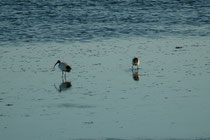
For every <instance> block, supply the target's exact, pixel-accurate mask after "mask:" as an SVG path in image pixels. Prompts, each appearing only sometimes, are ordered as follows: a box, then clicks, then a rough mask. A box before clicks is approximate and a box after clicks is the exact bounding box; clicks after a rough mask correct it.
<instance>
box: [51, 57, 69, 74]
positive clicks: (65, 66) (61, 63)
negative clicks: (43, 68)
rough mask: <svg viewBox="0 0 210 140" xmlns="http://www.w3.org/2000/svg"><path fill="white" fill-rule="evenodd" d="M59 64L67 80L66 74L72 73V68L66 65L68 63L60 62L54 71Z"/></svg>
mask: <svg viewBox="0 0 210 140" xmlns="http://www.w3.org/2000/svg"><path fill="white" fill-rule="evenodd" d="M57 64H58V67H59V68H60V70H61V71H62V78H63V73H64V72H65V78H66V72H70V71H71V67H70V66H69V65H68V64H67V63H66V62H61V61H60V60H58V61H57V62H56V63H55V65H54V67H53V69H55V66H56V65H57Z"/></svg>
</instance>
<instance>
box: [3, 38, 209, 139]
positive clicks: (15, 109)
mask: <svg viewBox="0 0 210 140" xmlns="http://www.w3.org/2000/svg"><path fill="white" fill-rule="evenodd" d="M208 44H210V41H209V38H205V37H203V38H199V39H198V38H192V39H187V38H186V39H180V38H172V37H171V38H162V39H148V38H143V37H139V38H127V39H123V40H121V39H113V40H104V41H99V42H84V43H72V44H63V43H62V44H59V43H57V44H55V43H46V44H43V43H40V44H39V43H37V44H34V46H30V45H26V46H22V47H18V48H17V47H10V48H8V47H2V48H0V52H1V53H0V58H1V59H0V63H1V68H0V77H1V79H0V85H1V92H0V110H1V113H0V135H1V137H2V138H4V139H83V138H90V139H108V138H116V139H117V138H119V139H120V138H121V139H135V138H136V139H137V138H140V139H145V138H151V139H157V138H159V139H162V138H163V139H168V138H176V139H179V138H181V139H183V138H187V139H197V138H198V139H200V138H208V137H209V134H210V133H209V130H210V123H209V117H210V111H209V106H210V103H209V97H210V95H209V91H210V87H209V81H210V76H209V73H210V57H209V51H210V47H209V45H208ZM176 46H180V47H181V48H179V49H176ZM96 48H97V49H96ZM132 56H139V57H140V60H141V62H140V69H139V71H138V74H139V75H140V76H139V81H136V80H135V79H134V78H133V73H132V70H131V60H132ZM57 59H60V60H65V61H66V62H68V63H69V64H70V66H71V67H72V72H71V73H68V74H67V78H66V81H67V82H70V83H71V86H68V87H66V88H65V85H66V84H63V85H61V84H62V83H65V81H62V78H61V72H60V70H59V69H58V67H56V70H55V71H53V69H52V68H53V65H54V63H55V62H56V61H57ZM137 77H138V76H137ZM67 84H68V85H69V83H67ZM60 85H61V88H60V87H59V86H60Z"/></svg>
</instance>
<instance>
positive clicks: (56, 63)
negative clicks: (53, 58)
mask: <svg viewBox="0 0 210 140" xmlns="http://www.w3.org/2000/svg"><path fill="white" fill-rule="evenodd" d="M59 63H61V61H60V60H58V61H57V62H56V63H55V65H54V67H53V68H55V66H56V65H57V64H59Z"/></svg>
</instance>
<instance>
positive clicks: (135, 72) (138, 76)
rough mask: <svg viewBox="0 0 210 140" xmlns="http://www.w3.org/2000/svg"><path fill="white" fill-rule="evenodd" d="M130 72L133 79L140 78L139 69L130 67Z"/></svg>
mask: <svg viewBox="0 0 210 140" xmlns="http://www.w3.org/2000/svg"><path fill="white" fill-rule="evenodd" d="M132 73H133V80H135V81H139V80H140V72H139V69H132Z"/></svg>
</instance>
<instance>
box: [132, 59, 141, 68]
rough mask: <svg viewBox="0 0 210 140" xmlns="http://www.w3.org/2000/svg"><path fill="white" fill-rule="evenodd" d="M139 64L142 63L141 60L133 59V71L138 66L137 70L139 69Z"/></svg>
mask: <svg viewBox="0 0 210 140" xmlns="http://www.w3.org/2000/svg"><path fill="white" fill-rule="evenodd" d="M139 63H140V61H139V58H137V57H134V58H133V65H132V69H133V66H137V69H139Z"/></svg>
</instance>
